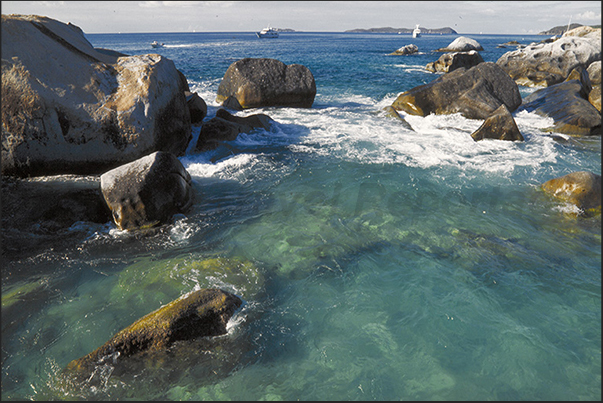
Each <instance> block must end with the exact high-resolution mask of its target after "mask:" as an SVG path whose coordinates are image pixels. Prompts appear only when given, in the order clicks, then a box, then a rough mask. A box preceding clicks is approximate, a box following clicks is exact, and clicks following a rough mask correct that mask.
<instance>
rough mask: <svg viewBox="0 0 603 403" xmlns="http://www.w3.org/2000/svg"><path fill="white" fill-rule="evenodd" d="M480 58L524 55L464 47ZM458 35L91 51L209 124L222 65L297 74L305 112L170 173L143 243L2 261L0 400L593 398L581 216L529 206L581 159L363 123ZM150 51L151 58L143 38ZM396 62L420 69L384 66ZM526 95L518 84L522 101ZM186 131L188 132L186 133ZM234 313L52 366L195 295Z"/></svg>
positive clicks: (530, 136)
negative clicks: (165, 211) (151, 67)
mask: <svg viewBox="0 0 603 403" xmlns="http://www.w3.org/2000/svg"><path fill="white" fill-rule="evenodd" d="M468 36H470V37H472V38H474V39H476V40H477V41H478V42H479V43H480V44H481V45H482V46H483V47H484V49H485V50H484V51H483V52H481V54H482V57H483V58H484V59H485V60H486V61H496V60H497V59H498V58H499V57H500V56H501V55H502V54H503V53H505V52H506V51H510V50H513V49H514V48H506V49H503V48H497V45H499V44H502V43H505V42H508V41H510V40H517V41H519V42H521V43H524V44H528V43H530V42H532V41H540V40H541V39H542V37H540V36H531V37H525V36H496V35H468ZM456 37H457V35H442V36H439V35H438V36H430V35H424V36H423V37H421V38H418V39H412V38H411V37H410V35H388V34H343V33H283V34H281V37H280V38H279V39H277V40H259V39H258V38H256V37H255V35H254V34H253V33H212V34H210V33H196V34H193V33H187V34H175V33H174V34H111V35H109V34H95V35H87V38H88V40H89V41H90V42H91V43H92V44H93V45H94V46H95V47H103V48H109V49H114V50H118V51H121V52H124V53H127V54H143V53H152V52H157V53H160V54H162V55H164V56H166V57H168V58H170V59H172V60H174V62H175V64H176V66H177V68H179V69H180V70H181V71H182V72H183V73H184V74H185V76H186V77H187V79H188V81H189V85H190V87H191V90H193V91H196V92H197V93H199V95H200V96H201V97H202V98H203V99H204V100H205V101H206V102H207V104H208V118H207V119H209V118H211V117H212V116H213V115H215V112H216V110H217V109H218V108H219V105H218V104H217V103H216V102H215V94H216V91H217V87H218V85H219V83H220V80H221V78H222V77H223V75H224V72H225V71H226V69H227V68H228V66H229V65H230V64H231V63H232V62H234V61H236V60H239V59H241V58H244V57H270V58H276V59H279V60H281V61H283V62H284V63H287V64H291V63H298V64H303V65H305V66H307V67H308V68H309V69H310V70H311V71H312V73H313V75H314V77H315V80H316V85H317V91H318V93H317V96H316V100H315V102H314V106H313V107H312V108H310V109H291V108H263V109H258V110H252V111H244V112H239V115H241V116H244V115H249V114H254V113H265V114H267V115H269V116H270V117H272V118H273V119H274V120H275V121H276V123H275V125H273V127H272V128H271V130H269V131H265V130H258V131H255V132H253V133H250V134H246V135H241V136H240V138H239V139H237V140H236V141H233V142H229V143H225V144H224V145H223V146H221V147H220V148H218V149H217V150H214V151H211V152H206V153H194V152H191V151H190V150H191V149H192V147H191V148H190V149H189V152H188V153H187V155H186V156H184V157H181V158H180V160H181V161H182V163H183V164H184V166H185V167H186V168H187V170H188V171H189V173H190V174H191V176H192V178H193V182H194V188H195V192H196V200H197V201H196V203H195V205H194V207H193V208H192V210H191V211H190V212H188V213H187V214H186V215H182V216H177V217H174V222H173V223H172V224H170V225H166V226H164V227H163V228H161V229H159V230H157V231H153V232H149V233H145V234H138V233H134V234H130V233H127V232H122V231H119V230H117V229H116V228H115V227H114V226H113V225H112V224H111V223H106V224H104V225H96V224H91V223H77V224H76V225H74V226H73V227H72V228H70V229H69V231H67V232H66V233H65V234H62V235H63V236H64V237H65V242H63V243H62V244H60V245H59V246H58V247H57V246H56V245H54V246H53V247H52V248H50V247H48V248H36V249H35V250H33V249H32V250H25V251H23V254H22V256H21V257H19V258H15V259H12V260H10V261H8V262H6V266H7V267H6V268H3V276H2V279H3V283H2V294H3V303H2V399H3V400H23V399H31V400H48V399H50V400H63V399H64V400H72V399H86V400H126V399H131V400H154V399H156V400H296V399H300V400H600V398H601V270H600V267H601V218H600V216H598V217H595V218H576V217H575V216H574V215H572V209H571V207H569V206H565V205H563V204H560V203H559V202H556V201H555V200H552V199H550V198H549V197H547V196H546V195H544V194H543V193H542V192H541V191H539V190H538V187H539V185H540V184H541V183H543V182H545V181H547V180H549V179H551V178H554V177H558V176H562V175H565V174H567V173H570V172H573V171H581V170H587V171H592V172H595V173H597V174H601V140H600V137H595V138H569V137H567V136H561V137H564V139H565V140H564V141H560V140H559V139H555V138H554V137H553V136H551V135H548V134H546V133H544V132H542V131H541V130H540V129H541V128H545V127H547V126H549V125H550V123H551V122H550V121H548V120H547V119H544V118H542V117H538V116H536V115H534V114H529V113H525V112H522V113H519V114H516V115H515V119H516V122H517V124H518V127H519V129H520V131H521V132H522V134H523V136H524V137H525V139H526V141H525V142H523V143H512V142H504V141H481V142H477V143H476V142H474V141H473V140H472V139H471V137H470V134H471V133H472V132H473V131H474V130H476V129H477V128H478V127H479V126H480V125H481V121H472V120H468V119H464V118H463V117H461V116H458V115H452V116H433V115H432V116H428V117H425V118H423V117H416V116H407V115H404V114H402V115H403V116H404V117H405V119H406V120H407V122H408V123H410V125H411V126H412V129H413V130H409V129H408V128H406V127H404V126H403V125H401V124H400V122H397V121H395V120H392V119H389V118H386V117H385V116H383V115H382V114H380V113H379V111H380V109H382V108H383V107H385V106H388V105H390V104H391V103H392V102H393V100H394V99H395V98H396V96H397V95H398V94H399V93H400V92H403V91H406V90H408V89H410V88H413V87H415V86H417V85H420V84H424V83H427V82H430V81H432V80H433V79H435V78H436V77H437V75H436V74H432V73H429V72H427V71H425V70H424V66H425V65H426V64H427V63H428V62H431V61H434V60H436V59H437V58H438V57H439V55H440V54H438V53H433V52H432V51H433V50H434V49H437V48H440V47H444V46H446V45H447V44H449V43H450V42H452V41H453V40H454V39H455V38H456ZM153 40H157V41H160V42H164V43H166V47H164V48H161V49H151V47H150V45H149V44H150V42H152V41H153ZM409 43H414V44H416V45H417V46H418V47H419V51H420V54H416V55H410V56H388V55H387V54H388V53H391V52H393V51H394V50H396V49H398V48H400V47H402V46H404V45H407V44H409ZM531 91H532V90H530V89H527V88H521V93H522V95H523V96H525V95H526V94H529V93H530V92H531ZM198 132H199V128H198V127H193V134H194V135H198ZM204 287H220V288H222V289H225V290H227V291H231V292H234V293H235V294H237V295H239V296H240V297H241V298H242V299H243V300H244V301H245V304H244V306H243V308H242V309H241V310H240V311H239V312H238V313H237V314H236V315H235V316H234V317H233V319H232V321H231V323H230V325H229V332H228V334H227V335H225V336H221V337H218V338H214V339H202V340H196V341H193V342H188V343H180V344H177V345H175V346H173V347H172V348H171V349H170V350H169V351H166V352H161V353H157V354H154V355H151V356H148V357H144V358H139V359H132V360H128V361H126V362H120V363H118V365H116V366H111V365H108V364H107V365H105V366H104V367H99V368H98V371H97V373H96V374H95V376H94V377H93V379H91V381H90V382H84V383H79V384H76V383H73V382H71V381H70V380H69V379H68V378H66V377H65V376H64V374H63V373H62V372H61V369H62V368H64V367H65V366H66V365H67V364H68V363H69V362H70V361H71V360H73V359H77V358H79V357H81V356H83V355H85V354H87V353H89V352H91V351H92V350H94V349H96V348H97V347H99V346H100V345H102V344H103V343H105V342H106V341H107V340H108V339H109V338H110V337H111V336H112V335H113V334H115V333H116V332H118V331H119V330H121V329H122V328H124V327H126V326H128V325H130V324H131V323H132V322H134V321H135V320H137V319H138V318H140V317H142V316H144V315H145V314H147V313H149V312H151V311H153V310H155V309H157V308H159V307H160V306H161V305H163V304H166V303H168V302H170V301H172V300H173V299H176V298H178V297H179V296H180V295H182V294H185V293H187V292H189V291H192V290H194V289H197V288H204Z"/></svg>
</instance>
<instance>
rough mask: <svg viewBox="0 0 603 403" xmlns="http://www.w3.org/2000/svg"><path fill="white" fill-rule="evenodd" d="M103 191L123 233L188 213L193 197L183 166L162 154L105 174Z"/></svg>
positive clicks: (114, 218)
mask: <svg viewBox="0 0 603 403" xmlns="http://www.w3.org/2000/svg"><path fill="white" fill-rule="evenodd" d="M101 191H102V194H103V196H104V198H105V201H106V202H107V205H108V206H109V208H110V209H111V211H112V213H113V220H114V221H115V224H116V225H117V227H118V228H120V229H122V230H135V229H143V228H150V227H153V226H156V225H160V224H164V223H166V222H168V221H169V220H170V219H171V217H172V216H173V215H174V214H177V213H184V212H186V211H187V210H188V209H189V208H190V207H191V206H192V203H193V197H194V193H193V190H192V181H191V177H190V175H189V173H188V172H187V171H186V169H185V168H184V167H183V166H182V163H181V162H180V161H179V160H178V158H176V157H175V156H174V155H173V154H170V153H165V152H161V151H158V152H155V153H153V154H150V155H147V156H146V157H143V158H140V159H138V160H136V161H133V162H131V163H128V164H125V165H122V166H120V167H118V168H115V169H112V170H111V171H108V172H105V173H104V174H103V175H101Z"/></svg>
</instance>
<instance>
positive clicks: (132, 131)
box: [2, 15, 601, 372]
mask: <svg viewBox="0 0 603 403" xmlns="http://www.w3.org/2000/svg"><path fill="white" fill-rule="evenodd" d="M396 32H397V31H396ZM26 45H27V46H26ZM414 50H415V49H410V51H409V52H402V51H401V52H400V53H398V55H402V56H403V57H412V54H413V53H414V52H413V51H414ZM481 50H483V49H482V48H481V45H479V43H476V42H475V41H474V40H470V39H469V38H464V37H460V38H457V40H455V41H454V42H453V43H451V44H450V45H449V46H448V47H446V48H443V49H438V50H437V51H440V52H446V53H445V54H444V55H442V57H440V59H438V60H437V61H435V62H433V63H430V64H429V65H428V66H426V69H427V70H429V71H433V72H434V73H436V72H437V73H438V76H437V78H435V79H434V80H433V81H432V82H430V83H427V84H424V85H421V86H417V87H415V88H412V89H409V90H406V91H404V92H402V93H400V94H399V96H398V97H397V99H396V100H395V101H394V102H393V103H392V105H391V106H389V107H387V108H385V109H386V110H385V112H386V115H387V116H394V117H396V118H398V119H400V120H401V121H403V122H404V123H406V122H405V121H404V118H403V117H402V116H400V114H399V113H398V112H399V111H404V112H405V113H407V114H410V115H418V116H427V115H429V114H454V113H460V114H461V115H463V116H464V117H466V118H468V119H477V120H483V124H482V126H480V128H479V129H478V130H476V131H475V132H474V133H472V135H471V136H472V138H473V139H474V140H475V141H489V140H502V141H525V139H524V138H523V136H522V134H521V133H520V131H519V130H518V128H517V125H516V124H515V121H514V119H513V113H515V112H517V111H520V110H527V111H533V112H535V113H537V114H539V115H542V116H548V117H551V118H552V119H553V121H554V124H553V126H552V127H550V128H549V129H547V130H548V131H551V132H558V133H564V134H568V135H572V136H600V135H601V101H600V97H601V95H600V94H601V29H600V28H599V29H593V28H590V27H578V28H576V29H575V30H572V31H569V32H566V33H565V34H564V36H563V37H561V38H558V39H556V40H553V41H546V42H541V43H535V44H531V45H529V46H526V47H524V48H521V49H517V50H514V51H511V52H507V53H506V54H505V55H503V56H502V57H501V58H500V59H499V60H498V61H497V62H496V63H493V62H484V61H483V59H482V58H481V57H477V56H479V53H477V52H479V51H481ZM476 55H477V56H476ZM40 60H48V62H44V63H41V62H40ZM65 66H69V67H65ZM518 85H524V86H533V87H538V88H539V89H538V90H537V91H535V92H534V93H533V94H532V95H530V96H529V97H527V98H526V99H524V100H522V99H521V96H520V94H519V89H518ZM316 91H317V90H316V83H315V81H314V77H313V75H312V72H311V71H310V70H309V69H308V68H307V67H305V66H302V65H297V64H292V65H285V64H284V63H282V62H280V61H278V60H273V59H242V60H239V61H236V62H234V63H233V64H232V65H231V67H230V68H228V70H227V71H226V72H225V75H224V78H223V80H222V82H221V84H220V86H219V88H218V94H217V100H218V101H219V102H221V103H222V108H221V109H219V110H218V112H217V113H216V116H215V117H214V118H212V119H209V120H207V121H205V120H204V119H205V117H206V115H207V107H206V104H205V102H204V100H203V99H201V98H200V97H199V96H198V95H197V94H195V93H191V92H190V89H189V88H188V84H187V80H186V77H184V75H183V74H182V73H181V72H180V71H178V70H177V68H176V66H175V65H174V63H173V62H172V61H171V60H169V59H166V58H164V57H162V56H160V55H142V56H128V55H122V54H118V53H116V52H112V51H110V50H99V49H94V48H93V47H92V45H91V44H90V43H89V42H88V41H87V40H86V39H85V37H84V35H83V32H82V31H81V29H79V28H78V27H76V26H74V25H72V24H64V23H62V22H59V21H56V20H52V19H50V18H46V17H40V16H18V15H11V16H6V15H3V16H2V101H3V102H2V123H3V130H2V237H3V259H7V258H8V259H11V258H13V257H16V256H18V250H19V243H20V242H24V240H23V239H22V238H20V236H19V233H24V234H35V233H38V234H42V235H44V236H46V237H47V238H48V239H47V240H48V242H53V241H56V239H55V238H56V237H57V234H61V232H60V231H61V230H65V229H66V228H69V227H70V226H71V225H73V224H74V223H75V222H78V221H83V222H86V221H87V222H93V223H99V224H103V223H107V222H111V221H112V222H114V223H115V225H116V226H117V227H118V228H120V229H122V230H128V231H133V232H136V231H144V230H148V229H153V228H161V227H162V226H163V225H164V224H166V223H169V222H170V220H171V219H172V217H173V215H174V214H186V212H187V211H188V209H190V207H191V206H192V205H193V204H194V202H195V200H194V198H193V191H192V186H193V184H192V181H191V178H190V175H189V174H188V172H187V171H186V169H185V168H184V167H183V166H182V164H181V163H180V161H179V160H178V158H177V157H178V156H181V155H183V154H184V151H185V150H186V149H187V147H188V145H189V143H190V142H191V139H192V136H191V127H192V125H193V124H198V125H201V134H200V136H199V139H198V140H197V144H196V148H195V149H196V150H207V149H211V148H212V147H215V145H216V144H219V143H220V142H221V141H228V140H233V139H236V138H237V136H238V135H239V134H240V133H245V132H249V131H251V130H254V129H256V128H264V129H266V128H268V127H269V126H270V125H271V124H273V121H272V119H271V118H270V117H269V116H267V115H264V114H256V115H251V116H247V117H244V118H243V117H239V116H236V112H237V111H240V110H244V109H253V108H260V107H265V106H272V107H281V108H288V107H296V108H311V107H312V105H313V102H314V98H315V96H316ZM229 111H231V112H232V113H231V112H229ZM407 127H410V125H407ZM52 175H62V176H61V180H59V181H56V182H55V181H53V180H52V179H46V180H44V181H38V180H36V177H39V176H45V177H48V176H52ZM65 175H68V176H65ZM542 190H543V191H544V192H546V193H548V194H550V195H551V196H552V197H555V198H557V199H559V200H560V201H563V202H569V203H572V204H574V205H575V206H576V207H578V208H579V209H580V211H581V214H582V215H584V216H592V215H597V214H599V215H600V213H601V176H600V175H598V174H595V173H592V172H575V173H571V174H569V175H566V176H563V177H561V178H551V180H550V181H547V182H546V183H544V184H542ZM35 242H39V239H37V240H36V241H35ZM216 301H217V302H216ZM208 304H209V305H208ZM240 305H241V301H240V300H239V298H238V297H236V296H234V295H230V294H227V293H224V292H222V291H220V290H204V291H201V292H198V293H195V294H193V295H187V296H186V298H183V299H182V300H178V301H174V302H173V303H171V304H168V306H169V307H170V309H172V308H173V310H170V309H168V308H167V306H166V308H161V309H160V310H158V311H156V312H154V313H152V314H149V316H147V317H145V318H146V319H145V320H141V321H138V322H136V323H134V324H133V325H132V326H131V327H129V328H127V329H124V331H122V332H120V333H119V334H118V335H116V336H115V338H113V339H112V340H110V341H109V342H108V344H107V345H105V346H103V347H101V348H99V350H97V351H95V352H93V353H91V354H90V355H89V356H86V357H84V358H82V359H81V360H82V361H76V362H74V363H73V364H71V365H70V367H69V369H73V368H77V369H78V371H79V370H80V369H82V368H85V369H86V371H88V372H89V371H91V368H92V367H93V366H94V363H95V362H98V361H99V359H100V360H101V361H102V359H103V357H107V356H111V357H114V358H117V356H119V355H121V356H122V359H123V358H124V357H125V356H128V355H133V354H137V353H139V352H141V351H144V350H146V349H149V348H165V347H167V346H169V344H170V343H171V342H172V341H173V340H185V339H192V338H195V337H200V336H214V335H218V334H223V333H224V331H225V330H224V329H225V327H224V324H225V323H226V321H227V320H228V318H229V317H230V316H231V315H232V314H233V313H234V312H235V311H236V309H237V308H238V307H239V306H240ZM166 312H167V313H166ZM202 313H203V314H211V315H210V316H211V318H212V319H211V320H209V319H207V318H206V317H205V316H203V315H202ZM157 317H161V320H159V321H158V320H156V319H157ZM143 319H144V318H143ZM173 323H177V324H178V326H177V328H178V329H185V331H183V332H181V333H178V335H177V336H174V334H172V333H170V331H167V330H166V329H172V327H171V326H172V325H173ZM216 329H217V330H216ZM91 366H92V367H91Z"/></svg>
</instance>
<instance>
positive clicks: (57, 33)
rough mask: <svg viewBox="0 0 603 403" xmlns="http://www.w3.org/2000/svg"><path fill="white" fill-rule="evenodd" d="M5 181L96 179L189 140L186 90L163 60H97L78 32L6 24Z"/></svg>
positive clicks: (15, 19) (24, 19)
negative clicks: (67, 175) (69, 177)
mask: <svg viewBox="0 0 603 403" xmlns="http://www.w3.org/2000/svg"><path fill="white" fill-rule="evenodd" d="M1 50H2V125H3V126H2V173H3V174H9V175H17V176H28V175H32V176H36V175H53V174H65V173H74V174H99V173H102V172H104V171H106V170H108V169H112V168H115V167H116V166H119V165H121V164H124V163H127V162H130V161H133V160H135V159H137V158H140V157H143V156H145V155H147V154H150V153H152V152H155V151H166V152H170V153H173V154H175V155H181V154H183V153H184V151H185V150H186V147H187V145H188V143H189V142H190V140H191V119H190V113H189V110H188V107H187V104H186V98H185V95H184V91H185V90H188V85H187V84H186V80H184V81H183V80H182V78H183V76H182V75H181V74H180V73H179V71H178V70H177V69H176V66H175V65H174V62H173V61H171V60H169V59H166V58H165V57H162V56H160V55H158V54H148V55H140V56H121V57H118V56H116V55H115V54H112V53H110V52H99V51H97V50H96V49H94V48H93V47H92V45H91V44H90V43H89V42H88V41H87V40H86V39H85V37H84V34H83V32H82V30H81V29H80V28H78V27H76V26H75V25H72V24H64V23H62V22H59V21H56V20H53V19H50V18H47V17H40V16H23V15H2V49H1Z"/></svg>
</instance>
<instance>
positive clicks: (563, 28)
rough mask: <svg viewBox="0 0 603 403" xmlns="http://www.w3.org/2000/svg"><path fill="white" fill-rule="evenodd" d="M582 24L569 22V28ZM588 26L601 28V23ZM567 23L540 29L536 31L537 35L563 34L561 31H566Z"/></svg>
mask: <svg viewBox="0 0 603 403" xmlns="http://www.w3.org/2000/svg"><path fill="white" fill-rule="evenodd" d="M582 26H583V25H582V24H576V23H574V24H570V26H569V29H574V28H578V27H582ZM588 26H589V27H592V28H601V24H599V25H588ZM567 30H568V29H567V25H559V26H558V27H555V28H551V29H549V30H548V31H542V32H540V33H538V35H563V33H564V32H565V31H567Z"/></svg>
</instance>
